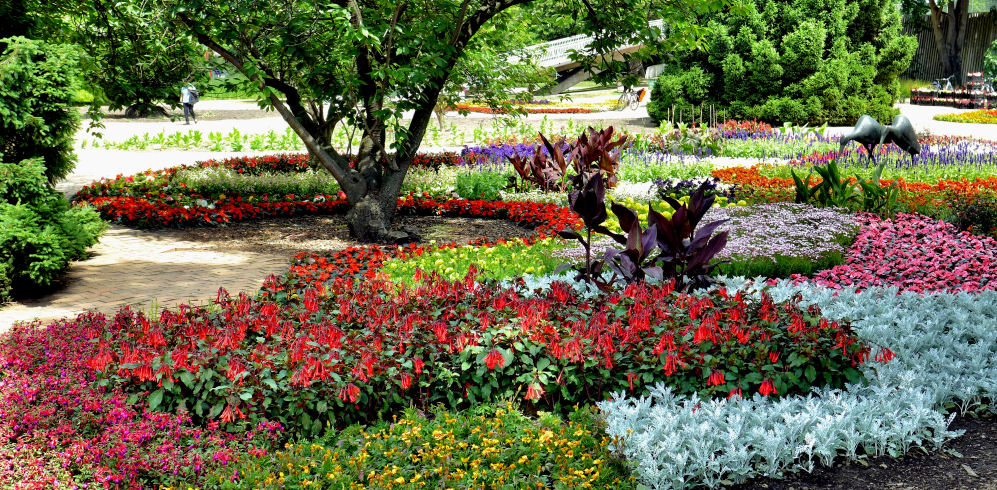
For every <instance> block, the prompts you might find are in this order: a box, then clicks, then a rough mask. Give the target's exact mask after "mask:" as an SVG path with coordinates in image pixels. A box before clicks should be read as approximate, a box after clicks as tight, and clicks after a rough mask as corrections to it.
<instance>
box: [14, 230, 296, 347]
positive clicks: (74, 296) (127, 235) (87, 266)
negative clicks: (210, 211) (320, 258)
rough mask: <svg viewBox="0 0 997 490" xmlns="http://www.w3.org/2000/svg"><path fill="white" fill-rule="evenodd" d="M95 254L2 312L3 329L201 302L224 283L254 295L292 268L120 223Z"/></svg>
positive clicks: (269, 258) (282, 260)
mask: <svg viewBox="0 0 997 490" xmlns="http://www.w3.org/2000/svg"><path fill="white" fill-rule="evenodd" d="M90 253H91V257H90V258H89V259H87V260H84V261H80V262H75V263H73V265H72V267H70V269H69V271H68V273H67V274H66V275H65V277H64V280H63V283H64V286H63V287H62V288H60V289H58V290H57V291H56V292H54V293H52V294H49V295H46V296H44V297H41V298H38V299H26V300H22V301H20V302H17V303H13V304H10V305H7V306H6V307H4V308H3V309H2V310H0V332H3V331H5V330H7V329H8V328H10V327H11V326H12V325H13V324H14V323H15V322H19V321H25V320H32V319H43V320H51V319H57V318H63V317H67V316H74V315H76V314H79V313H82V312H83V311H86V310H89V309H92V310H97V311H100V312H102V313H108V314H113V313H114V312H116V311H117V310H118V308H119V307H121V306H122V305H136V306H139V307H141V308H143V309H144V310H145V311H150V310H156V309H158V307H169V306H176V305H178V304H180V303H184V302H190V301H193V302H195V303H198V302H200V303H203V302H207V301H210V300H212V299H214V298H215V297H216V295H217V293H218V288H219V287H224V288H225V289H226V290H228V291H229V292H231V293H232V294H235V293H237V292H239V291H247V292H254V291H256V290H257V289H258V288H259V286H260V285H261V284H262V283H263V280H264V279H265V278H266V277H267V276H269V275H271V274H280V273H282V272H284V271H285V270H287V258H286V257H283V256H280V257H278V256H269V255H263V254H255V253H249V252H230V251H226V250H219V249H217V248H215V246H214V245H211V244H202V243H195V242H186V241H180V240H173V239H168V238H164V237H162V236H160V235H157V234H156V233H155V232H152V231H140V230H133V229H129V228H124V227H121V226H112V227H111V228H110V229H109V230H108V231H107V233H105V234H104V236H103V237H101V240H100V243H99V244H97V245H96V246H95V247H93V248H92V249H91V250H90Z"/></svg>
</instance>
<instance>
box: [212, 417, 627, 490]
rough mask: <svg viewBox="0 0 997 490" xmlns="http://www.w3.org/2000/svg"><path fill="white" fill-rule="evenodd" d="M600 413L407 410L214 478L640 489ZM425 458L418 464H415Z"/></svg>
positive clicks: (254, 459) (244, 482) (237, 483)
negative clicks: (558, 414)
mask: <svg viewBox="0 0 997 490" xmlns="http://www.w3.org/2000/svg"><path fill="white" fill-rule="evenodd" d="M612 445H613V444H612V441H611V440H610V439H609V438H607V437H606V436H605V433H604V432H603V428H602V423H601V422H600V419H599V418H598V416H597V414H596V413H595V411H594V410H592V409H591V408H582V409H579V410H576V411H574V412H572V413H571V414H570V415H569V422H568V423H565V422H564V421H562V420H561V419H559V418H558V417H556V416H553V415H550V414H540V415H539V417H538V418H537V419H533V418H529V417H526V416H525V415H523V414H522V413H521V412H519V411H518V410H516V409H515V408H512V407H511V406H509V405H500V406H498V407H491V406H488V405H482V406H478V407H475V408H474V409H473V410H470V411H468V412H449V411H439V410H438V411H434V413H433V414H432V416H431V417H429V416H427V415H424V414H421V413H418V412H416V411H414V410H408V411H406V413H405V414H404V415H402V416H401V417H399V418H397V419H396V420H395V421H394V423H391V424H388V423H381V424H378V425H377V426H374V427H368V428H364V427H360V426H351V427H349V428H348V429H346V430H343V431H335V430H331V431H329V432H328V433H326V434H325V435H324V436H323V437H322V438H320V439H318V440H315V441H313V442H302V443H299V444H295V445H293V446H290V447H288V448H287V449H286V450H284V451H281V452H279V453H275V454H268V455H264V456H250V457H247V458H245V459H243V460H242V461H240V462H238V463H237V464H234V465H229V466H227V467H225V468H219V469H218V470H216V472H215V474H214V475H213V476H211V477H208V478H206V480H207V481H208V482H211V483H212V484H213V486H214V485H215V484H216V485H217V486H216V488H233V489H234V488H264V487H265V488H270V487H273V486H275V485H279V486H281V487H283V488H306V487H309V486H314V487H315V488H379V489H380V488H383V489H390V488H414V487H425V488H527V487H529V488H536V487H540V488H589V487H591V488H610V487H611V488H633V487H634V484H633V481H632V477H631V476H630V474H629V473H630V472H629V467H628V465H627V464H626V463H624V462H622V461H620V460H619V459H618V458H616V457H615V456H614V455H613V454H612V453H611V452H610V451H611V449H612ZM413 462H416V463H418V464H412V463H413Z"/></svg>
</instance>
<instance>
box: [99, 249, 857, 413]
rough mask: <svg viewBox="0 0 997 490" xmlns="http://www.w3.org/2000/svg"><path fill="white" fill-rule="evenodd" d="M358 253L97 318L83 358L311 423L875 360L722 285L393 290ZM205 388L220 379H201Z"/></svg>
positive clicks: (847, 366)
mask: <svg viewBox="0 0 997 490" xmlns="http://www.w3.org/2000/svg"><path fill="white" fill-rule="evenodd" d="M403 253H404V252H403ZM351 254H352V255H354V257H353V258H352V259H347V258H346V257H344V256H343V255H342V254H340V255H339V256H338V257H336V258H335V260H331V261H319V260H314V261H312V260H310V258H306V259H303V260H302V261H299V262H300V263H301V264H302V265H298V266H296V267H298V268H301V269H304V270H307V271H308V272H307V273H308V275H309V276H310V277H315V272H316V271H318V270H319V266H321V267H323V268H324V270H323V271H322V272H319V273H318V274H319V276H321V275H322V274H323V273H324V274H328V279H327V280H326V281H325V282H324V284H323V285H321V286H320V287H318V288H315V287H311V284H312V281H311V280H307V281H299V280H297V279H294V278H290V279H288V280H285V281H277V280H275V279H274V278H271V279H269V280H268V281H267V283H266V285H265V287H264V290H265V291H266V293H265V294H263V295H261V296H260V299H251V298H248V297H246V296H240V297H238V298H230V297H228V296H227V295H221V296H220V297H219V300H218V303H217V304H218V308H216V309H215V310H216V311H212V310H207V309H199V308H188V307H182V308H181V310H180V311H179V312H170V311H168V310H167V311H163V313H162V314H161V315H160V318H159V320H158V321H149V320H147V319H146V318H144V317H143V316H142V315H140V314H134V313H130V312H126V313H122V314H119V315H118V316H117V317H116V318H115V319H114V320H113V321H106V320H100V319H98V320H97V321H93V322H90V323H89V324H88V326H89V331H90V332H91V336H90V338H91V339H93V342H94V343H95V344H97V346H98V347H97V349H96V351H95V352H93V354H91V357H90V360H89V363H88V365H89V366H90V367H91V368H92V369H94V370H96V371H99V372H102V373H104V375H105V376H110V377H112V378H114V380H115V382H116V383H123V384H124V385H132V386H134V388H133V389H134V390H136V391H148V392H155V393H159V395H157V396H161V397H164V398H163V400H164V401H163V402H162V406H163V407H165V408H167V409H173V408H175V407H177V406H180V404H181V403H183V404H184V405H185V406H188V407H191V408H192V409H193V411H194V413H195V414H198V415H204V416H207V417H209V418H214V417H217V416H219V413H220V414H221V416H222V417H223V418H224V417H225V416H226V413H227V414H228V415H229V417H230V418H231V417H241V416H250V417H263V418H268V419H276V420H280V421H281V422H283V423H285V424H287V425H289V426H291V427H296V428H298V429H302V430H307V429H309V428H310V424H311V423H312V422H314V421H315V420H320V419H323V418H327V417H328V415H326V410H328V405H326V403H330V402H323V405H317V404H316V403H315V402H316V401H317V400H328V399H330V398H331V399H332V400H333V402H335V403H336V404H338V405H339V406H340V409H338V410H334V411H332V412H334V413H335V414H336V417H337V418H336V421H337V423H342V422H350V421H358V420H359V421H364V420H369V419H371V418H374V417H376V413H377V412H378V410H383V408H384V407H386V406H402V405H408V404H410V403H415V404H417V405H419V406H426V405H430V404H434V403H446V404H449V405H452V406H462V405H464V404H466V403H467V402H468V401H474V400H485V401H489V400H494V399H496V398H497V397H503V396H510V395H511V394H513V393H516V392H517V391H518V390H519V389H521V388H523V387H524V385H525V388H526V389H527V398H528V399H531V400H544V403H546V404H548V405H551V406H554V407H556V406H558V405H560V406H570V405H573V404H575V403H583V402H591V401H597V400H601V399H604V398H605V397H606V396H607V395H608V394H609V393H611V392H614V391H620V390H625V389H627V388H628V387H630V386H632V385H633V384H634V382H635V381H637V382H638V383H639V384H641V385H646V384H649V383H651V382H654V381H657V380H662V379H664V380H668V381H669V383H670V384H672V385H674V386H675V387H676V389H677V390H678V391H680V392H684V393H691V392H699V393H701V394H703V395H705V396H727V395H728V394H729V393H730V392H731V391H732V390H736V389H740V390H747V391H748V392H764V393H766V394H768V393H776V392H778V393H780V394H790V393H801V392H807V391H809V389H810V387H811V383H817V382H819V383H820V384H825V383H829V384H831V385H832V386H841V385H843V383H844V382H845V381H846V380H849V381H855V380H857V379H860V377H861V374H860V372H859V371H858V369H857V367H858V366H859V365H860V364H861V363H863V362H865V360H866V359H868V357H869V351H870V349H869V347H867V346H865V345H863V344H862V343H860V342H859V341H858V339H857V338H856V337H855V336H854V335H853V334H852V333H851V331H850V329H849V328H848V327H847V325H842V324H839V323H837V322H831V321H828V320H826V319H823V318H821V317H820V316H819V315H820V312H819V310H817V309H816V308H815V307H811V308H808V309H801V308H800V307H799V306H797V302H796V300H794V301H791V302H788V303H783V304H777V303H774V302H773V301H772V299H771V298H770V297H768V296H764V295H763V297H762V299H761V301H760V302H756V301H753V300H749V299H747V298H744V297H742V296H741V295H740V294H739V293H738V294H737V295H734V296H731V295H728V294H727V292H726V290H722V289H721V290H718V291H716V292H714V293H712V294H711V295H709V296H706V297H697V296H688V295H685V294H677V293H674V292H673V288H672V285H671V284H665V285H661V286H648V285H643V284H641V285H632V286H630V287H628V288H627V289H626V290H624V291H622V292H618V293H606V294H604V295H602V296H601V297H598V298H595V299H591V300H589V299H583V298H580V297H578V296H577V295H575V294H574V293H573V291H572V290H571V289H570V288H568V287H567V286H566V285H563V284H559V283H555V285H554V286H553V287H552V288H551V289H550V290H547V291H544V292H543V293H541V294H539V295H532V294H529V295H526V294H523V293H524V291H522V290H521V288H520V287H517V286H513V287H509V288H502V287H495V286H494V285H490V284H483V283H480V282H478V281H477V280H476V278H475V277H474V273H473V271H472V273H471V274H469V275H468V277H467V278H465V279H464V280H463V281H459V282H454V283H450V282H445V281H441V280H438V279H436V278H427V279H426V280H425V281H423V282H422V283H420V284H419V285H418V286H415V287H413V288H399V287H398V286H396V285H394V284H392V283H390V282H386V281H384V280H383V279H380V278H377V277H375V278H373V279H372V278H369V277H357V274H358V273H361V274H363V275H368V274H366V273H363V272H362V271H361V269H362V267H360V266H358V265H357V264H361V263H365V262H366V263H368V264H369V263H371V262H377V261H378V260H382V259H383V258H384V257H385V256H386V255H387V253H386V252H385V251H384V250H382V249H380V248H376V247H372V248H364V249H353V250H352V251H351ZM309 262H310V263H309ZM305 263H307V264H308V266H304V265H303V264H305ZM301 269H298V270H301ZM371 271H372V270H368V271H367V273H370V272H371ZM302 283H305V284H309V286H308V288H307V289H298V288H297V286H298V285H299V284H302ZM479 367H480V369H479ZM818 380H819V381H818ZM181 382H182V383H183V385H182V386H181ZM184 386H186V387H187V388H184ZM196 386H213V387H215V388H214V389H211V390H200V391H199V390H197V389H196V388H195V389H194V391H193V392H191V391H190V389H191V388H194V387H196ZM769 387H772V388H774V389H773V390H771V391H770V390H769V389H768V388H769ZM454 393H458V394H462V396H456V397H455V396H454ZM330 395H331V396H330ZM212 406H214V407H218V411H209V408H208V407H212ZM222 407H224V408H225V409H226V410H227V411H221V408H222ZM320 407H321V408H320ZM205 414H206V415H205ZM233 414H235V415H233Z"/></svg>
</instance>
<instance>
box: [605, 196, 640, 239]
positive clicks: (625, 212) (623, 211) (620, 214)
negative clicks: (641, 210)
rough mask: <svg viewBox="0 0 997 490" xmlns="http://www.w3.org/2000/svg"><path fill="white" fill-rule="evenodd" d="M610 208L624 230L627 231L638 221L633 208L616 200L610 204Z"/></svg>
mask: <svg viewBox="0 0 997 490" xmlns="http://www.w3.org/2000/svg"><path fill="white" fill-rule="evenodd" d="M610 209H611V210H612V211H613V214H615V215H616V219H618V220H619V221H620V229H622V230H623V231H625V232H629V231H630V230H631V229H632V228H633V225H634V224H635V223H638V222H639V221H640V219H639V218H638V217H637V213H636V212H634V210H632V209H630V208H628V207H626V206H624V205H622V204H620V203H618V202H614V203H613V204H612V205H610Z"/></svg>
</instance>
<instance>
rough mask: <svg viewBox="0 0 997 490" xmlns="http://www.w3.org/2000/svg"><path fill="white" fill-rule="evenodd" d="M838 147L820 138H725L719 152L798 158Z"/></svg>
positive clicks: (729, 155) (726, 155)
mask: <svg viewBox="0 0 997 490" xmlns="http://www.w3.org/2000/svg"><path fill="white" fill-rule="evenodd" d="M837 149H838V143H837V141H830V140H824V139H820V138H764V139H762V138H758V139H726V140H724V141H723V146H722V147H721V151H720V154H721V155H723V156H725V157H735V158H758V159H763V160H764V159H768V158H799V157H801V156H803V155H810V154H813V153H827V152H830V151H835V150H837Z"/></svg>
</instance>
